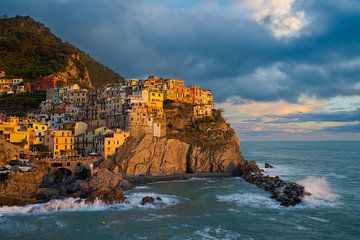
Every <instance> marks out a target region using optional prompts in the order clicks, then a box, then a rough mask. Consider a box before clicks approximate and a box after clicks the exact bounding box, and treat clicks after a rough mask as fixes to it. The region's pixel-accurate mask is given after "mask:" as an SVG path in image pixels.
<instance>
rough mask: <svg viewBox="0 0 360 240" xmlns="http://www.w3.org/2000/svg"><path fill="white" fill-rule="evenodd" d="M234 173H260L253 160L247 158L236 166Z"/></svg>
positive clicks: (240, 174) (239, 174)
mask: <svg viewBox="0 0 360 240" xmlns="http://www.w3.org/2000/svg"><path fill="white" fill-rule="evenodd" d="M234 173H235V175H238V176H242V175H244V174H249V173H261V170H260V168H259V167H258V165H257V164H256V162H255V161H252V160H247V161H244V162H243V163H242V164H239V165H238V166H237V167H236V171H235V172H234Z"/></svg>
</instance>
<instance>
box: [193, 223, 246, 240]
mask: <svg viewBox="0 0 360 240" xmlns="http://www.w3.org/2000/svg"><path fill="white" fill-rule="evenodd" d="M195 235H196V236H199V237H200V239H207V240H209V239H240V237H241V235H240V234H239V233H236V232H233V231H229V230H226V229H224V228H222V227H221V226H220V225H219V226H218V227H205V228H203V229H200V230H197V231H195Z"/></svg>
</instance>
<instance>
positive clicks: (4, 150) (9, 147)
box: [0, 140, 28, 163]
mask: <svg viewBox="0 0 360 240" xmlns="http://www.w3.org/2000/svg"><path fill="white" fill-rule="evenodd" d="M23 152H28V151H26V150H25V149H23V148H21V147H19V146H16V145H14V144H11V143H8V142H6V141H4V140H0V163H5V162H6V161H9V160H11V159H14V158H18V157H19V155H20V153H23Z"/></svg>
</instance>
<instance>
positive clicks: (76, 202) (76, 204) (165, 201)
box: [0, 193, 180, 217]
mask: <svg viewBox="0 0 360 240" xmlns="http://www.w3.org/2000/svg"><path fill="white" fill-rule="evenodd" d="M145 196H151V197H154V198H155V199H156V197H160V198H161V199H162V201H159V200H155V204H145V205H144V206H143V205H141V204H140V203H141V200H142V198H143V197H145ZM127 197H128V198H127V199H128V200H127V201H126V203H121V204H111V205H108V204H105V203H103V202H101V201H98V200H96V201H95V202H94V203H92V204H88V203H86V202H85V200H80V199H78V198H67V199H61V200H60V199H55V200H51V201H49V202H47V203H41V204H32V205H26V206H23V207H7V206H5V207H0V217H1V216H4V215H16V214H46V213H53V212H59V211H61V212H71V211H104V210H118V211H123V210H128V209H132V208H141V209H146V208H152V209H156V208H164V207H168V206H171V205H175V204H177V203H179V202H180V200H179V199H178V198H177V197H176V196H174V195H166V194H157V193H130V194H129V195H128V196H127Z"/></svg>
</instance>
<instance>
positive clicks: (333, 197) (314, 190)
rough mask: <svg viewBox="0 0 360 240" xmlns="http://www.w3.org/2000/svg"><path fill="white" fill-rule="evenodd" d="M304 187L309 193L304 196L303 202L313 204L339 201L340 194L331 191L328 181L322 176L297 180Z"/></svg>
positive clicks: (331, 203) (328, 203) (329, 203)
mask: <svg viewBox="0 0 360 240" xmlns="http://www.w3.org/2000/svg"><path fill="white" fill-rule="evenodd" d="M297 183H298V184H300V185H302V186H304V187H305V191H306V192H309V193H311V195H310V196H306V197H305V198H304V202H305V203H307V204H310V205H313V206H321V205H330V206H334V205H336V204H338V203H339V199H340V196H339V195H338V194H336V193H334V192H333V190H332V189H331V187H330V184H329V182H328V181H327V180H326V178H324V177H313V176H310V177H307V178H305V179H303V180H300V181H298V182H297Z"/></svg>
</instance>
